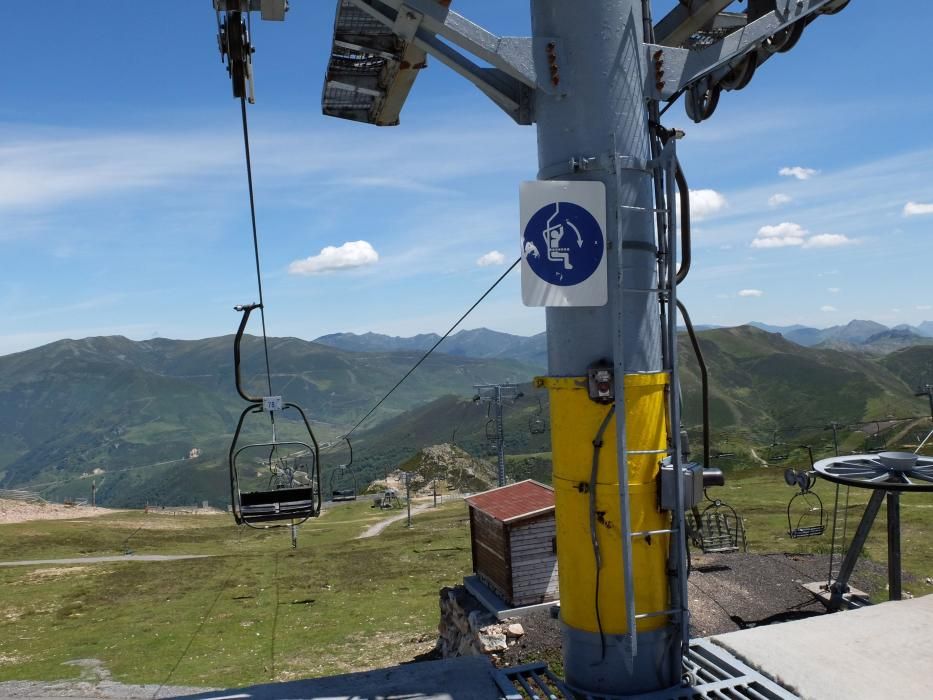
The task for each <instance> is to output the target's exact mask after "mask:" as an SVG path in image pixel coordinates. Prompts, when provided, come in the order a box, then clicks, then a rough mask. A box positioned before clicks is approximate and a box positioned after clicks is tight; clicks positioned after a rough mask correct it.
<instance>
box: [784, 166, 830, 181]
mask: <svg viewBox="0 0 933 700" xmlns="http://www.w3.org/2000/svg"><path fill="white" fill-rule="evenodd" d="M819 172H820V171H819V170H814V169H813V168H802V167H800V166H799V165H795V166H794V167H792V168H781V169H780V170H778V175H781V176H782V177H795V178H797V179H798V180H809V179H810V178H811V177H813V176H814V175H817V174H819Z"/></svg>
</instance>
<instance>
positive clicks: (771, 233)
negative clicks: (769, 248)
mask: <svg viewBox="0 0 933 700" xmlns="http://www.w3.org/2000/svg"><path fill="white" fill-rule="evenodd" d="M808 233H809V232H808V231H807V229H805V228H804V227H803V226H801V225H800V224H795V223H791V222H790V221H784V222H781V223H780V224H777V225H776V226H762V227H761V228H760V229H758V237H759V238H803V237H804V236H806V235H807V234H808Z"/></svg>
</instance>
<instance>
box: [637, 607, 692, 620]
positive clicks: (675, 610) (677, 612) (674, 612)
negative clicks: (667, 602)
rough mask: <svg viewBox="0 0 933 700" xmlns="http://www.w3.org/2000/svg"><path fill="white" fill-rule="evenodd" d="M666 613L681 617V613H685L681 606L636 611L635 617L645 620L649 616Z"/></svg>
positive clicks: (659, 615) (660, 615)
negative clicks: (668, 608) (641, 611)
mask: <svg viewBox="0 0 933 700" xmlns="http://www.w3.org/2000/svg"><path fill="white" fill-rule="evenodd" d="M664 615H671V616H674V617H680V616H681V615H683V610H680V609H679V608H671V609H670V610H657V611H655V612H646V613H635V619H636V620H645V619H647V618H649V617H663V616H664Z"/></svg>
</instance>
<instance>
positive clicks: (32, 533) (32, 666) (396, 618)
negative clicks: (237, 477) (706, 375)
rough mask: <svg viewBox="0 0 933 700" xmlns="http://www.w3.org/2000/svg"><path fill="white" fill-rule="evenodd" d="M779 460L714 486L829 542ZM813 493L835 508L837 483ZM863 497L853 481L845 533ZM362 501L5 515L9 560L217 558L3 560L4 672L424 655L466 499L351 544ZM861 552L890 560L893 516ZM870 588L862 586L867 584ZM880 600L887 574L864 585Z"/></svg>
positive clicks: (767, 539)
mask: <svg viewBox="0 0 933 700" xmlns="http://www.w3.org/2000/svg"><path fill="white" fill-rule="evenodd" d="M782 472H783V469H780V468H770V469H749V470H745V471H742V472H738V473H734V474H730V475H729V482H728V484H727V486H726V487H724V488H720V489H714V490H713V492H711V495H713V496H715V497H719V498H722V499H724V500H725V501H727V502H729V503H730V504H732V505H733V506H735V507H736V508H737V509H738V510H739V512H740V513H741V514H742V516H743V517H744V518H745V520H746V524H747V528H748V535H749V541H750V549H751V550H752V551H756V552H799V553H807V552H816V553H820V552H826V551H828V547H829V535H828V534H827V535H824V536H823V537H820V538H813V539H806V540H792V539H790V538H789V537H788V536H787V533H786V530H787V520H786V514H785V507H786V504H787V501H788V499H789V498H790V497H791V496H792V495H793V492H794V491H793V489H791V488H790V487H788V486H786V485H785V484H784V480H783V475H782ZM816 489H817V492H818V493H819V494H820V495H821V496H822V498H823V501H824V503H825V505H826V509H827V516H829V513H830V511H831V508H832V501H833V488H832V487H831V486H830V485H828V484H825V483H823V482H820V483H818V484H817V487H816ZM866 500H867V493H863V492H861V491H857V490H853V491H852V497H851V499H850V522H849V532H850V534H851V533H852V532H853V531H854V529H855V527H856V525H857V522H858V519H859V517H860V516H861V511H862V507H863V505H864V503H865V501H866ZM398 512H399V511H392V512H390V513H384V512H380V511H376V510H373V509H372V508H370V507H369V502H368V501H361V502H357V503H352V504H349V505H345V506H341V507H337V508H334V509H333V510H331V511H329V512H327V513H326V514H325V516H324V517H322V518H320V519H319V520H317V521H314V522H311V523H309V524H308V525H306V526H304V527H302V528H301V530H300V534H299V546H298V549H295V550H293V549H292V548H291V546H290V542H289V536H288V533H287V530H273V531H254V530H238V529H237V528H235V527H234V526H233V524H232V521H231V519H230V518H229V516H197V517H195V516H171V515H162V514H149V515H146V514H144V513H140V512H126V513H115V514H113V515H110V516H106V517H102V518H91V519H84V520H75V521H44V522H32V523H23V524H16V525H3V526H0V560H7V561H8V560H14V559H38V558H60V557H74V556H93V555H113V554H120V553H122V552H123V550H124V543H125V542H126V539H127V537H129V536H130V535H132V537H131V539H130V540H129V543H128V545H127V546H129V547H130V548H132V549H133V550H134V551H135V552H137V553H160V554H166V553H179V554H181V553H185V554H211V555H214V556H212V557H211V558H208V559H198V560H185V561H176V562H167V563H143V562H120V563H105V564H86V565H81V566H65V565H50V566H37V567H31V566H26V567H13V568H0V586H2V590H3V591H4V595H3V599H2V602H0V680H29V679H43V680H53V679H60V678H72V677H77V676H78V674H79V669H78V668H77V667H75V666H69V665H65V663H66V662H68V661H70V660H73V659H82V658H93V659H99V660H100V661H101V662H102V663H103V665H104V666H105V667H106V668H107V669H109V670H110V671H111V673H112V674H113V677H114V679H115V680H118V681H122V682H127V683H163V682H166V683H168V684H170V685H186V684H190V685H199V686H213V687H231V686H240V685H247V684H253V683H261V682H267V681H270V680H288V679H291V678H298V677H313V676H319V675H327V674H334V673H342V672H350V671H355V670H363V669H369V668H378V667H383V666H389V665H393V664H396V663H400V662H403V661H408V660H411V659H412V658H414V657H416V656H417V655H419V654H421V653H424V652H426V651H428V650H429V649H430V648H431V647H432V645H433V642H434V640H435V638H436V625H437V621H438V601H437V597H438V590H439V589H440V588H442V587H444V586H448V585H454V584H456V583H458V582H460V581H461V580H462V578H463V576H464V575H465V574H467V573H469V571H470V568H471V562H470V551H469V529H468V528H469V526H468V522H467V514H466V506H465V505H464V504H463V503H462V502H454V503H449V504H446V505H444V506H442V507H440V508H438V509H437V510H431V511H428V512H426V513H423V514H419V515H417V516H416V517H415V518H414V519H413V527H412V528H411V529H408V528H406V527H405V522H404V521H402V522H398V523H395V524H393V525H391V526H390V527H389V528H387V529H386V530H385V531H384V532H383V533H382V534H381V535H379V536H378V537H374V538H370V539H366V540H357V539H355V537H356V535H358V534H359V533H360V532H361V531H362V530H363V529H364V528H365V527H367V526H368V525H370V524H372V523H374V522H377V521H378V520H380V519H381V518H385V517H387V516H388V515H392V514H397V513H398ZM902 518H903V531H902V540H903V556H904V571H905V586H904V587H905V590H907V591H910V592H911V593H913V594H915V595H922V594H925V593H931V592H933V587H931V586H930V585H928V584H926V583H925V579H926V578H927V577H933V542H931V541H930V540H929V538H928V537H927V536H926V533H928V532H929V531H930V527H931V525H933V499H931V498H929V497H924V496H923V495H922V494H921V495H917V496H904V497H903V505H902ZM866 555H867V556H868V557H869V558H870V559H872V560H875V561H877V562H881V563H884V562H885V560H886V543H885V529H884V512H883V511H882V513H881V514H880V515H879V519H878V521H877V523H876V527H875V529H874V531H873V533H872V536H871V538H870V539H869V543H868V546H867V548H866ZM860 583H861V581H860ZM868 584H869V589H870V590H871V591H872V592H873V593H874V594H875V599H876V600H877V599H884V598H886V594H885V591H884V584H885V581H884V580H883V577H881V578H880V579H878V580H872V581H869V582H868Z"/></svg>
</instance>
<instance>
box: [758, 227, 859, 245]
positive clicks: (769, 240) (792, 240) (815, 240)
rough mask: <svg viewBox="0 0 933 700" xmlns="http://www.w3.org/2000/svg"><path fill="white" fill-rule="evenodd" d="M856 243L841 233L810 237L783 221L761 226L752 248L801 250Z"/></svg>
mask: <svg viewBox="0 0 933 700" xmlns="http://www.w3.org/2000/svg"><path fill="white" fill-rule="evenodd" d="M853 243H857V241H855V240H853V239H851V238H849V237H848V236H845V235H843V234H841V233H818V234H816V235H815V236H811V235H810V232H809V231H807V229H805V228H804V227H803V226H801V225H800V224H795V223H793V222H790V221H783V222H781V223H780V224H776V225H774V226H762V227H761V228H760V229H758V234H757V235H756V237H755V239H754V240H752V248H787V247H791V246H800V247H803V248H838V247H839V246H844V245H851V244H853Z"/></svg>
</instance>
